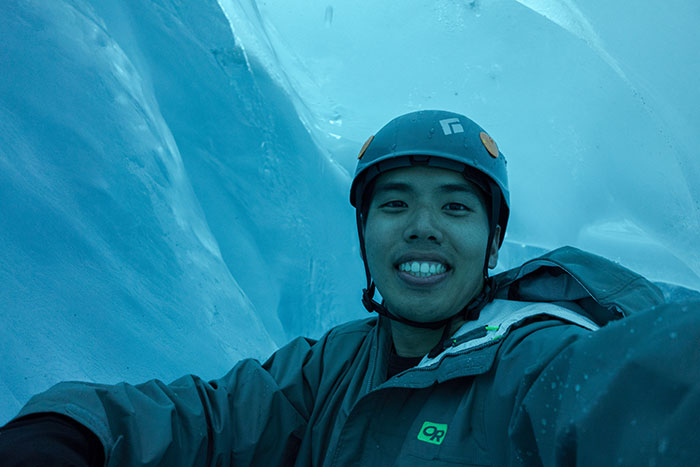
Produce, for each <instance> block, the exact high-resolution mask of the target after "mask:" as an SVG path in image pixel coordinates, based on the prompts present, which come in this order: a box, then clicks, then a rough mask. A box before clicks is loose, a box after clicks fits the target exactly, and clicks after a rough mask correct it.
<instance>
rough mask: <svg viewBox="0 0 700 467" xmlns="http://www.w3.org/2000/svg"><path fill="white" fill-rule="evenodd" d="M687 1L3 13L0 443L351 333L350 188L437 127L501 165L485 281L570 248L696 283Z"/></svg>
mask: <svg viewBox="0 0 700 467" xmlns="http://www.w3.org/2000/svg"><path fill="white" fill-rule="evenodd" d="M699 22H700V6H698V4H697V3H696V2H693V1H691V0H676V1H673V2H670V3H666V4H663V5H661V4H659V3H658V2H637V3H635V6H634V8H631V7H630V6H629V5H623V4H621V3H620V2H605V1H604V0H590V1H586V2H583V1H580V0H561V1H555V0H519V1H516V0H494V1H489V2H486V1H482V0H468V1H462V0H460V1H456V0H436V1H433V2H422V1H418V0H405V1H402V2H400V4H396V3H395V2H394V3H392V2H373V1H371V0H357V1H355V2H351V3H348V2H344V3H336V2H332V1H328V0H324V1H320V0H305V1H304V2H297V1H291V0H267V1H265V2H260V3H258V2H256V1H253V0H219V1H218V2H217V1H213V0H202V1H198V2H180V1H175V0H170V1H168V0H158V1H154V2H123V1H117V0H102V1H88V0H54V1H51V2H40V1H38V0H9V1H6V2H2V3H1V4H0V40H1V46H0V70H1V72H0V303H1V304H2V308H1V309H0V322H1V323H2V324H1V325H0V355H1V356H2V361H3V364H2V366H0V400H2V401H3V402H2V403H0V423H2V422H4V421H5V420H7V419H8V418H9V417H10V416H12V415H13V414H14V413H16V411H17V410H18V408H19V407H20V405H21V404H22V403H24V402H25V401H26V400H27V399H28V398H29V396H30V395H31V394H33V393H36V392H38V391H41V390H43V389H45V388H46V387H48V386H49V385H51V384H53V383H55V382H57V381H59V380H64V379H81V380H94V381H101V382H116V381H121V380H127V381H131V382H137V381H142V380H145V379H149V378H152V377H158V378H161V379H164V380H166V381H167V380H170V379H173V378H175V377H177V376H180V375H181V374H183V373H187V372H192V373H197V374H199V375H201V376H202V377H204V378H208V377H215V376H218V375H220V374H222V373H223V372H225V371H227V370H228V369H229V368H230V367H231V366H232V364H233V363H234V362H235V361H236V360H238V359H240V358H243V357H246V356H253V357H257V358H264V357H265V356H266V355H267V354H269V352H271V351H272V350H273V349H274V348H276V347H277V346H279V345H280V344H282V343H284V342H285V341H287V340H288V339H289V338H291V337H293V336H296V335H298V334H305V335H316V336H317V335H319V334H320V333H321V332H323V331H324V330H325V329H327V328H329V327H330V326H332V325H333V324H336V323H338V322H341V321H345V320H348V319H353V318H357V317H363V316H365V315H366V313H365V312H364V310H363V309H362V307H361V304H360V302H359V291H360V290H361V287H362V285H363V271H362V268H361V263H360V261H359V254H358V251H357V246H356V239H355V227H354V220H353V212H352V210H351V208H350V206H349V203H348V201H347V198H348V197H347V189H348V186H349V180H350V178H349V177H350V175H349V174H350V173H351V172H352V170H353V166H354V161H355V156H356V154H357V150H358V148H359V147H360V146H361V144H362V142H364V140H365V139H366V138H367V137H368V136H369V135H370V134H371V133H372V132H374V131H376V129H377V128H379V127H380V126H381V125H382V124H383V123H385V122H386V121H388V120H389V119H391V118H392V117H394V116H395V115H398V114H400V113H403V112H407V111H411V110H416V109H421V108H446V109H451V110H455V111H458V112H462V113H465V114H467V115H469V116H471V117H472V118H474V119H475V120H477V121H479V122H480V123H481V124H482V125H483V126H485V127H486V128H487V129H488V130H489V131H490V133H491V134H492V135H493V136H494V137H495V139H496V141H497V142H498V144H499V146H500V147H501V149H502V150H503V152H504V153H505V154H506V156H507V157H508V160H509V170H510V180H511V185H512V187H511V188H512V190H511V193H512V200H513V217H512V220H511V223H510V226H509V232H508V235H507V237H506V242H505V244H504V247H503V250H502V253H501V265H500V269H503V268H506V267H509V266H513V265H516V264H517V263H519V262H520V261H522V260H523V259H526V258H528V257H531V256H533V255H535V254H537V253H538V252H540V251H542V250H544V249H549V248H554V247H557V246H560V245H564V244H571V245H575V246H578V247H581V248H585V249H589V250H592V251H594V252H596V253H599V254H602V255H605V256H608V257H611V258H612V259H615V260H617V261H620V262H621V263H623V264H624V265H627V266H629V267H632V268H634V269H636V270H638V271H640V272H642V273H643V274H645V275H647V276H649V277H650V278H652V279H654V280H659V281H667V282H672V283H676V284H681V285H685V286H689V287H694V288H700V277H699V275H700V247H699V245H700V242H698V233H697V232H698V231H699V229H700V205H699V201H698V200H699V199H700V183H699V182H698V180H700V157H698V150H697V148H698V147H700V133H699V132H698V131H697V129H698V128H700V105H699V104H700V89H699V88H698V87H697V86H696V81H697V80H696V77H697V76H698V75H700V51H699V49H698V48H697V47H696V46H695V43H696V40H695V39H694V37H695V36H694V35H695V34H696V31H695V30H696V25H697V24H698V23H699Z"/></svg>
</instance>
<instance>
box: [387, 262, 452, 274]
mask: <svg viewBox="0 0 700 467" xmlns="http://www.w3.org/2000/svg"><path fill="white" fill-rule="evenodd" d="M396 269H398V270H399V271H400V272H403V273H406V274H408V275H410V276H412V277H417V278H425V277H433V276H441V275H443V274H445V273H446V272H447V271H448V270H449V266H447V265H446V264H444V263H440V262H438V261H406V262H403V263H400V264H399V265H398V266H396Z"/></svg>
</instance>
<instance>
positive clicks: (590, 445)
mask: <svg viewBox="0 0 700 467" xmlns="http://www.w3.org/2000/svg"><path fill="white" fill-rule="evenodd" d="M559 328H560V329H559V331H558V334H559V336H555V335H554V333H556V332H557V331H556V328H555V327H552V328H549V330H547V331H544V332H543V331H538V332H536V333H532V334H530V335H528V336H527V337H524V338H523V339H522V340H521V341H520V342H519V343H518V345H517V348H525V349H526V347H523V345H525V346H527V345H529V346H531V347H533V348H539V349H545V350H540V355H541V356H543V357H544V358H543V359H542V360H540V362H539V363H540V364H531V365H529V366H528V365H525V364H523V365H521V366H520V367H521V370H519V372H520V374H521V375H523V374H524V377H522V378H521V379H520V382H519V383H518V384H517V385H516V386H515V387H514V388H513V391H512V392H511V394H510V395H511V396H512V397H513V400H514V405H513V406H512V412H511V417H510V420H509V424H508V426H509V429H508V433H507V437H508V439H507V440H503V443H504V446H503V447H504V448H505V447H507V448H506V449H503V452H505V453H507V454H506V457H507V458H506V459H503V461H504V463H505V464H509V465H538V464H540V465H545V466H555V465H557V466H559V465H700V447H698V446H699V444H698V442H697V433H698V432H700V302H699V301H695V302H685V303H678V304H667V305H662V306H659V307H656V308H652V309H649V310H647V311H645V312H641V313H637V314H635V315H632V316H630V317H628V318H625V319H623V320H620V321H616V322H613V323H610V324H608V325H607V326H605V327H603V328H601V329H600V330H598V331H596V332H591V333H584V334H581V335H579V336H578V337H576V338H566V337H565V338H564V339H562V338H561V336H562V335H565V334H566V333H567V332H568V331H567V330H566V329H565V328H570V326H565V327H561V326H559ZM538 334H540V335H538ZM543 342H544V343H543ZM555 342H558V343H557V344H553V343H555ZM511 350H512V351H513V352H517V349H516V348H515V347H513V349H511ZM525 353H527V352H525ZM503 376H504V375H501V379H502V378H503Z"/></svg>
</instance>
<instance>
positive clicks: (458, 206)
mask: <svg viewBox="0 0 700 467" xmlns="http://www.w3.org/2000/svg"><path fill="white" fill-rule="evenodd" d="M443 209H447V210H448V211H471V209H469V208H468V207H467V206H465V205H463V204H462V203H447V204H446V205H445V206H443Z"/></svg>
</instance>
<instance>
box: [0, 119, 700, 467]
mask: <svg viewBox="0 0 700 467" xmlns="http://www.w3.org/2000/svg"><path fill="white" fill-rule="evenodd" d="M505 164H506V163H505V159H504V157H503V154H501V153H500V151H499V149H498V147H497V145H496V143H495V142H494V141H493V139H492V138H491V137H490V136H489V135H488V134H487V133H486V132H485V131H484V130H483V129H482V128H480V127H479V126H478V125H477V124H476V123H474V122H472V121H471V120H469V119H467V118H466V117H464V116H462V115H459V114H454V113H449V112H443V111H422V112H415V113H411V114H407V115H403V116H401V117H398V118H396V119H394V120H392V121H391V122H389V123H388V124H387V125H386V126H385V127H383V128H382V129H381V130H380V131H379V132H378V133H377V134H376V135H375V136H373V137H372V138H370V139H369V140H368V141H367V143H365V145H364V147H363V148H362V150H361V152H360V155H359V162H358V168H357V171H356V174H355V178H354V180H353V183H352V187H351V194H350V200H351V203H352V204H353V205H354V206H355V207H356V209H357V225H358V233H359V237H360V246H361V252H362V257H363V260H364V262H365V271H366V275H367V288H366V289H365V290H364V291H363V300H362V302H363V304H364V305H365V307H366V308H367V309H368V310H370V311H376V312H378V313H379V315H380V316H379V318H370V319H366V320H362V321H356V322H351V323H347V324H344V325H341V326H338V327H336V328H334V329H332V330H330V331H329V332H328V333H327V334H326V335H324V336H323V337H322V338H321V339H320V340H318V341H314V340H311V339H304V338H298V339H296V340H294V341H292V342H291V343H290V344H288V345H287V346H285V347H283V348H282V349H280V350H278V351H277V352H275V354H273V355H272V357H270V359H269V360H268V361H267V362H265V363H264V364H262V365H261V364H260V363H258V362H257V361H254V360H244V361H242V362H240V363H239V364H238V365H236V366H235V367H234V368H233V369H232V370H231V372H229V373H228V374H227V375H225V376H224V377H223V378H221V379H219V380H215V381H211V382H204V381H202V380H200V379H198V378H196V377H194V376H186V377H183V378H181V379H179V380H177V381H175V382H173V383H171V384H169V385H165V384H163V383H162V382H159V381H150V382H147V383H144V384H142V385H138V386H131V385H127V384H120V385H115V386H105V385H96V384H81V383H61V384H59V385H57V386H55V387H54V388H52V389H50V390H49V391H47V392H46V393H44V394H41V395H39V396H35V397H34V398H33V399H32V400H30V402H29V403H28V404H27V406H25V407H24V408H23V409H22V411H21V412H20V414H19V415H18V417H17V418H16V419H15V421H13V422H11V423H10V424H8V425H7V426H6V427H5V428H4V429H3V430H2V432H0V455H2V456H5V457H4V458H5V459H11V460H9V461H7V462H9V464H8V465H31V464H32V463H38V462H40V461H41V460H45V459H50V461H49V462H53V464H52V465H61V464H60V462H65V465H102V464H104V463H107V464H108V465H167V466H179V465H183V466H185V465H233V464H237V465H292V464H293V465H329V466H330V465H454V464H466V465H575V464H580V465H612V464H620V465H639V464H641V463H643V464H644V465H647V464H649V465H691V464H697V461H698V460H700V456H699V455H698V448H697V447H696V444H693V443H692V439H693V436H694V435H692V433H694V432H695V430H696V429H697V428H698V427H699V426H698V423H699V422H698V418H699V417H698V415H700V413H699V411H698V408H700V383H699V382H700V374H699V371H698V370H699V368H700V352H699V351H698V348H699V347H698V345H697V342H700V325H698V318H697V313H696V312H697V311H698V310H699V309H700V307H699V306H698V303H697V302H689V303H688V304H684V305H683V306H680V305H679V306H670V305H663V297H662V295H661V293H660V292H659V290H658V289H657V288H656V287H655V286H654V285H652V284H651V283H649V282H648V281H646V280H644V279H643V278H641V277H640V276H638V275H636V274H634V273H632V272H630V271H628V270H626V269H624V268H621V267H619V266H617V265H615V264H613V263H610V262H608V261H606V260H604V259H602V258H599V257H595V256H593V255H588V254H586V253H583V252H580V251H578V250H575V249H572V248H564V249H560V250H556V251H554V252H552V253H550V254H548V255H545V256H543V257H542V258H539V259H536V260H533V261H530V262H528V263H526V264H525V265H523V266H522V267H520V268H517V269H515V270H512V271H508V272H506V273H504V274H501V275H499V276H497V277H496V278H490V277H489V276H488V269H489V268H493V267H494V266H495V265H496V262H497V259H498V249H499V246H500V245H501V242H502V239H503V235H504V233H505V229H506V226H507V222H508V217H509V208H510V204H509V193H508V184H507V178H506V170H505ZM376 290H378V291H379V292H380V293H381V295H382V300H381V301H377V299H375V292H376ZM654 307H657V308H654ZM644 310H646V311H644ZM623 316H627V317H626V318H625V319H622V320H620V321H618V322H617V323H611V324H607V325H606V323H607V322H608V321H611V320H617V319H619V318H622V317H623ZM603 325H605V326H604V327H603V328H600V327H601V326H603ZM660 349H663V352H664V354H665V355H667V356H670V357H671V360H664V359H663V358H662V357H660V353H661V351H660ZM71 462H72V464H71Z"/></svg>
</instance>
